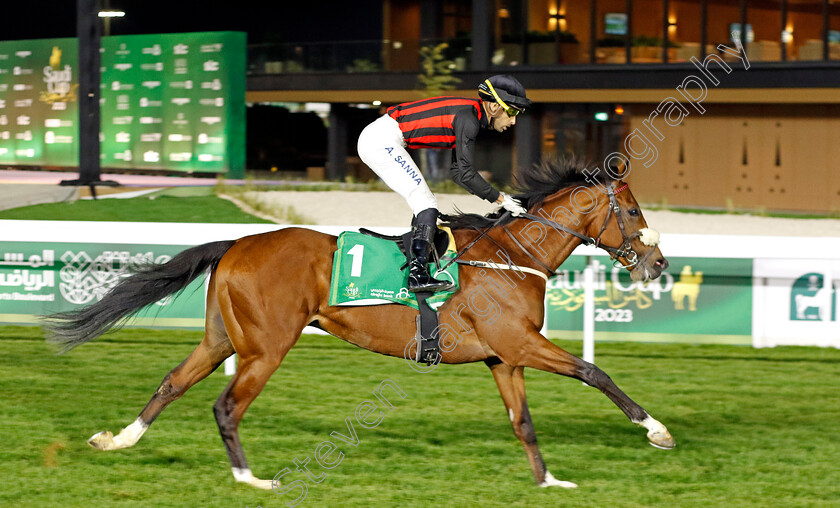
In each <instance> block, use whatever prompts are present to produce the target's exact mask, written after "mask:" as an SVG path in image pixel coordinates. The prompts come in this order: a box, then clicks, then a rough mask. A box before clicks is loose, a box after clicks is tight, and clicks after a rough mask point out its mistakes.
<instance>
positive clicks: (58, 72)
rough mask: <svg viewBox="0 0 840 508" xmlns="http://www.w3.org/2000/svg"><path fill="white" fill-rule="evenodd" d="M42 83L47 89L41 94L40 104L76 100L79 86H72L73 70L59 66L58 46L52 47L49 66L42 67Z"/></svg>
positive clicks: (59, 50) (66, 66) (59, 52)
mask: <svg viewBox="0 0 840 508" xmlns="http://www.w3.org/2000/svg"><path fill="white" fill-rule="evenodd" d="M44 83H45V84H46V86H47V89H46V90H45V91H42V92H41V102H45V103H47V104H53V103H55V102H72V101H75V100H76V89H77V88H78V87H79V85H78V84H75V85H74V84H73V68H72V67H70V66H69V65H65V66H64V67H62V66H61V49H60V48H59V47H58V46H53V49H52V54H51V55H50V64H49V65H47V66H46V67H44Z"/></svg>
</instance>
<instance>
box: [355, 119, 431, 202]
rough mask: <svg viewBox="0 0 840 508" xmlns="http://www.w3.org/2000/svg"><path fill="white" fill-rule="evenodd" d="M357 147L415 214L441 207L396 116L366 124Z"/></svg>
mask: <svg viewBox="0 0 840 508" xmlns="http://www.w3.org/2000/svg"><path fill="white" fill-rule="evenodd" d="M357 149H358V151H359V157H360V158H361V159H362V161H363V162H364V163H365V164H367V165H368V167H370V169H372V170H373V172H374V173H376V174H377V175H378V176H379V178H381V179H382V181H383V182H385V184H386V185H387V186H388V187H390V188H391V189H393V190H394V191H395V192H396V193H397V194H399V195H400V196H402V197H403V199H405V200H406V202H408V206H409V207H411V211H412V212H413V213H414V215H415V216H416V215H417V214H418V213H420V212H422V211H423V210H426V209H427V208H437V199H435V196H434V194H432V191H431V190H429V186H428V185H427V184H426V179H425V178H423V175H422V174H421V173H420V168H419V167H418V166H417V164H415V163H414V161H413V160H412V159H411V156H410V155H408V152H407V151H406V149H405V140H404V139H403V137H402V131H400V125H399V124H398V123H397V121H396V120H394V119H393V118H391V117H390V116H388V115H382V116H381V117H379V118H378V119H376V120H375V121H374V122H372V123H371V124H370V125H368V126H367V127H365V128H364V130H363V131H362V133H361V135H359V142H358V145H357Z"/></svg>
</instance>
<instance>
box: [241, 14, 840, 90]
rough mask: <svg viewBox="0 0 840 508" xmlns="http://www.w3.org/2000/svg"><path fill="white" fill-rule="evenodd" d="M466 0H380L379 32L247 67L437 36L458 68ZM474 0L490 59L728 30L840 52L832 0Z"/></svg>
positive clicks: (328, 67)
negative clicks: (484, 11)
mask: <svg viewBox="0 0 840 508" xmlns="http://www.w3.org/2000/svg"><path fill="white" fill-rule="evenodd" d="M475 1H481V0H473V1H470V0H438V1H434V0H400V1H396V0H384V2H383V8H384V15H383V19H384V26H383V39H382V40H373V41H341V42H325V43H300V44H294V43H289V44H266V45H255V46H252V47H251V48H250V55H249V72H251V73H254V74H261V73H265V74H279V73H287V72H326V71H329V72H381V71H418V70H419V69H421V66H422V61H421V57H420V50H421V48H423V47H427V46H435V45H438V44H441V43H444V42H445V43H446V44H447V47H446V49H445V52H444V54H445V56H446V58H447V59H448V60H450V61H451V62H450V64H449V65H450V67H451V69H452V70H453V71H468V70H470V69H471V68H472V64H471V62H472V60H473V58H474V56H473V54H472V49H473V48H472V45H473V42H474V37H475V34H474V33H473V24H474V20H473V14H474V13H473V7H474V6H473V3H474V2H475ZM483 1H484V3H485V4H486V5H487V6H488V11H489V23H488V29H489V31H490V32H491V34H490V35H491V37H490V45H491V49H490V54H489V59H490V62H489V64H490V65H491V66H495V67H502V68H503V67H513V66H528V67H535V68H540V67H554V66H558V65H593V64H626V63H634V64H663V63H681V62H688V61H689V60H690V59H691V58H692V57H696V58H701V57H702V56H704V55H707V54H719V55H721V56H725V55H724V54H723V53H721V52H720V51H718V50H717V47H718V45H720V44H725V45H728V46H730V47H732V45H733V35H732V34H733V32H734V33H735V34H736V35H737V36H739V37H740V39H741V41H742V43H743V44H744V46H745V47H746V50H747V56H748V58H749V60H750V61H751V62H778V61H792V62H796V61H803V62H807V61H819V60H823V59H827V60H840V2H835V1H834V0H776V1H763V0H731V1H730V0H483ZM742 23H743V24H744V27H743V30H742V27H741V25H742ZM727 58H728V57H727Z"/></svg>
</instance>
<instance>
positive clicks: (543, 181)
mask: <svg viewBox="0 0 840 508" xmlns="http://www.w3.org/2000/svg"><path fill="white" fill-rule="evenodd" d="M586 166H587V165H586V161H584V160H583V159H580V158H577V157H552V158H548V159H543V161H542V162H541V163H539V164H534V165H532V166H531V167H528V168H524V169H521V170H520V171H519V172H517V173H516V175H515V176H514V188H515V189H516V194H513V197H514V198H516V199H517V200H518V201H519V202H520V203H522V206H523V207H525V208H526V209H529V210H530V209H531V208H532V207H534V206H539V205H541V204H542V203H543V201H545V199H546V198H547V197H548V196H550V195H552V194H554V193H555V192H557V191H559V190H561V189H566V188H568V187H577V186H580V185H584V186H587V187H589V186H591V185H592V183H590V182H587V181H586V179H585V175H584V174H583V171H584V169H586ZM607 179H608V177H607V175H606V172H605V171H598V172H597V173H595V174H594V175H592V177H591V178H590V180H591V181H592V182H593V183H604V182H605V181H606V180H607ZM504 212H505V210H504V209H503V208H502V209H500V210H499V211H496V212H491V213H489V214H487V215H478V214H475V213H463V212H459V213H456V214H453V215H447V214H442V215H441V221H442V222H443V225H444V226H449V227H450V228H452V229H465V228H470V229H474V228H486V227H489V226H492V225H493V224H494V223H495V222H496V220H497V219H498V218H499V217H500V216H501V215H502V214H503V213H504ZM513 220H514V217H509V218H507V219H505V220H504V221H502V222H501V223H499V225H505V224H509V223H510V222H512V221H513Z"/></svg>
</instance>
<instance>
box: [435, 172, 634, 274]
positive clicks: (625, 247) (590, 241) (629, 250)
mask: <svg viewBox="0 0 840 508" xmlns="http://www.w3.org/2000/svg"><path fill="white" fill-rule="evenodd" d="M606 187H607V195H608V196H609V199H610V206H609V209H608V210H607V216H606V217H605V218H604V224H603V225H602V226H601V230H600V231H599V232H598V235H596V236H594V237H593V236H587V235H584V234H582V233H578V232H577V231H573V230H571V229H569V228H567V227H566V226H564V225H562V224H560V223H558V222H555V221H553V220H551V219H546V218H545V217H540V216H538V215H533V214H530V213H522V214H519V215H517V216H516V218H524V219H530V220H532V221H535V222H539V223H540V224H544V225H546V226H549V227H551V228H553V229H555V230H558V231H563V232H565V233H568V234H570V235H572V236H575V237H577V238H579V239H581V240H582V242H583V244H584V245H594V246H595V247H598V248H599V249H602V250H604V251H606V252H607V253H608V254H609V255H610V258H611V259H612V260H613V265H614V266H617V267H621V266H623V267H625V268H633V267H635V266H636V265H637V264H638V263H639V255H638V254H637V253H636V251H635V250H634V249H633V247H632V246H631V245H630V242H631V241H633V240H635V239H636V238H639V237H640V236H641V235H642V233H641V232H639V231H637V232H635V233H633V234H631V235H628V234H627V229H626V228H625V227H624V221H623V220H622V214H621V207H620V206H619V205H618V200H617V199H616V195H617V194H619V193H620V192H622V191H623V190H625V189H627V187H628V185H627V184H626V183H625V184H624V185H622V186H621V187H619V188H618V189H616V188H615V182H607V184H606ZM612 215H615V220H616V222H618V229H619V230H620V231H621V245H620V246H618V247H610V246H608V245H604V244H603V243H601V235H603V234H604V231H606V229H607V224H608V223H609V221H610V216H612ZM509 216H510V212H509V211H506V212H505V213H504V214H502V215H501V216H500V217H499V218H498V219H496V222H495V223H494V224H493V225H492V226H490V227H488V228H486V229H484V231H482V232H481V234H480V235H479V236H478V237H477V238H476V239H475V240H473V241H472V242H471V243H470V244H469V245H467V247H465V248H464V249H462V250H461V252H459V253H458V255H457V256H455V257H454V258H453V259H451V260H449V262H448V263H446V265H445V266H444V267H443V268H444V269H445V268H446V267H447V266H449V265H450V264H451V263H452V262H457V263H463V264H470V263H469V262H465V261H462V260H460V259H459V258H460V257H461V256H462V255H463V254H464V253H465V252H467V251H468V250H469V249H470V248H471V247H472V246H473V245H475V244H476V243H477V242H478V241H479V240H480V239H481V238H482V237H484V235H486V234H487V232H489V231H490V230H491V229H493V228H494V227H495V226H496V225H498V224H499V223H501V222H502V221H503V220H505V219H507V218H508V217H509ZM502 230H504V232H505V233H507V235H508V237H510V239H511V240H513V243H514V244H516V246H517V247H519V249H520V250H521V251H522V252H524V253H525V254H526V255H527V256H528V257H529V258H531V260H532V261H534V262H535V263H537V264H538V265H539V266H541V267H542V268H544V269H545V270H546V271H547V272H548V274H549V276H551V275H554V270H553V269H552V268H551V267H550V266H548V265H546V264H545V263H543V262H542V261H540V260H539V259H538V258H537V257H536V256H534V255H533V254H531V252H530V251H529V250H528V249H527V248H526V247H525V246H524V245H522V243H521V242H520V241H519V240H517V239H516V237H515V236H514V235H513V233H511V232H510V230H509V229H508V228H507V226H502ZM490 239H491V240H493V239H492V238H490ZM493 241H494V242H495V240H493ZM618 258H624V259H626V260H627V264H626V265H624V264H622V263H621V261H619V259H618ZM508 264H509V265H512V262H510V260H509V259H508Z"/></svg>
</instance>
